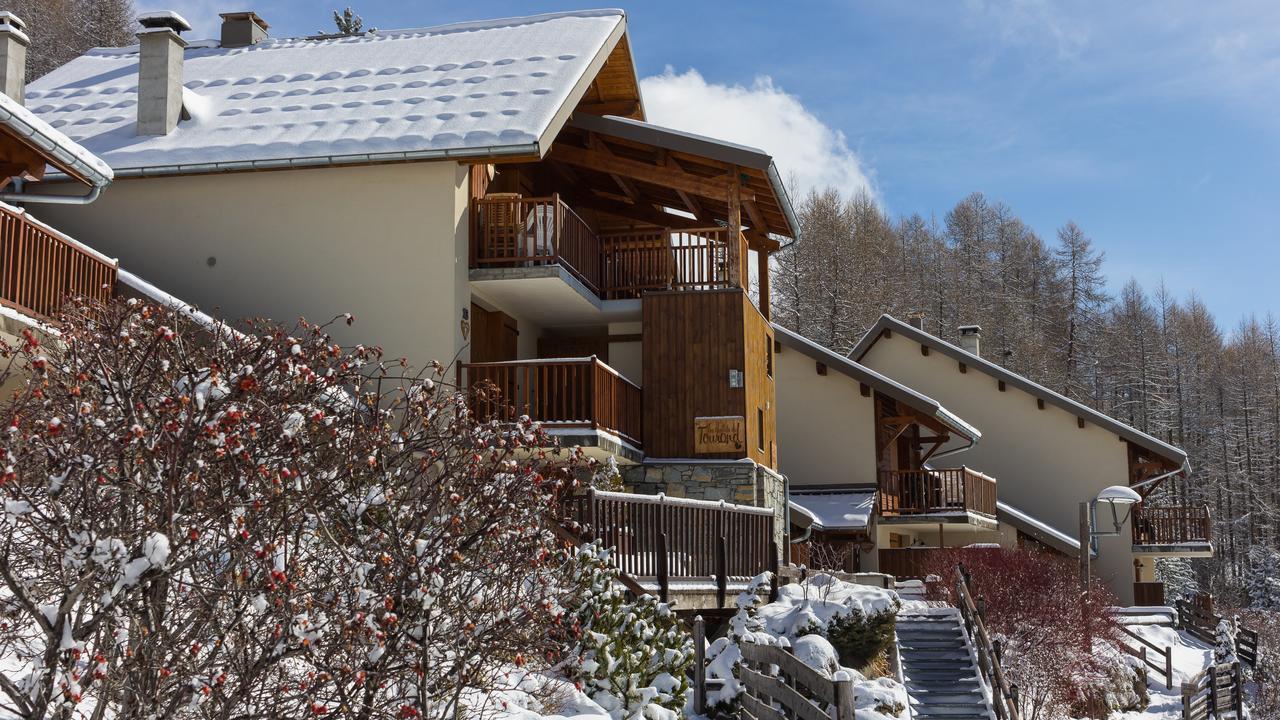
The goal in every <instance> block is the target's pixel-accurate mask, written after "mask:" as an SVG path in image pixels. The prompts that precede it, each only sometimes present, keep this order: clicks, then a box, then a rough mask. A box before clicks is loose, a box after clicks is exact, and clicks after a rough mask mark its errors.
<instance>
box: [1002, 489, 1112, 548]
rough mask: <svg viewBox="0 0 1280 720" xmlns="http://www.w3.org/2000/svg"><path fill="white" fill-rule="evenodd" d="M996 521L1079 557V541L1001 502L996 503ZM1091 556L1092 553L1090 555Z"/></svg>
mask: <svg viewBox="0 0 1280 720" xmlns="http://www.w3.org/2000/svg"><path fill="white" fill-rule="evenodd" d="M996 519H997V520H999V521H1000V522H1007V523H1009V524H1010V525H1012V526H1014V527H1015V528H1017V529H1018V530H1021V531H1022V532H1024V533H1026V534H1027V535H1030V536H1031V537H1033V538H1035V539H1036V540H1039V541H1040V542H1042V543H1044V544H1046V545H1048V546H1049V547H1051V548H1053V549H1055V550H1057V551H1059V552H1063V553H1066V554H1068V555H1075V556H1077V557H1079V555H1080V540H1079V539H1078V538H1074V537H1072V536H1070V535H1068V534H1067V533H1064V532H1062V531H1061V530H1059V529H1057V528H1055V527H1053V526H1052V525H1050V524H1049V523H1047V522H1044V521H1043V520H1040V519H1038V518H1036V517H1034V516H1032V515H1030V514H1029V513H1025V512H1023V511H1021V510H1019V509H1018V508H1016V507H1014V506H1012V505H1010V504H1009V503H1007V502H1003V501H1001V500H997V501H996ZM1090 554H1091V555H1092V553H1090Z"/></svg>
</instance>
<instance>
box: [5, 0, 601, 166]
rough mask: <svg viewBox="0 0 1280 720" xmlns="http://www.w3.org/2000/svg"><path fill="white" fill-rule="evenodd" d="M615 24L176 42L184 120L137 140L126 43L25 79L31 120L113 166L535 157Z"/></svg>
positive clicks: (500, 23)
mask: <svg viewBox="0 0 1280 720" xmlns="http://www.w3.org/2000/svg"><path fill="white" fill-rule="evenodd" d="M625 27H626V18H625V14H624V13H623V11H621V10H584V11H576V12H565V13H555V14H547V15H536V16H531V17H525V18H510V19H503V20H489V21H484V22H474V23H460V24H453V25H444V26H439V27H434V28H422V29H411V30H380V31H376V32H369V33H365V34H363V35H356V36H351V37H328V38H324V39H315V40H308V39H299V38H282V39H268V40H264V41H262V42H260V43H258V44H257V45H252V46H248V47H237V48H222V47H219V44H218V43H217V42H216V41H200V42H193V43H191V44H190V45H189V46H188V47H187V49H186V51H185V61H184V65H183V80H184V86H185V90H184V92H183V103H184V106H185V108H186V110H187V113H188V114H189V115H190V119H187V120H183V121H182V122H180V123H179V124H178V127H177V128H176V129H175V130H174V131H173V132H171V133H169V134H168V135H164V136H154V137H150V136H143V137H140V136H138V135H137V133H136V130H135V127H136V121H137V92H138V46H136V45H134V46H131V47H127V48H97V49H94V50H91V51H89V52H88V53H86V54H85V55H82V56H80V57H79V58H76V59H75V60H72V61H71V62H69V63H67V64H66V65H63V66H62V67H60V68H58V69H57V70H54V71H53V72H51V73H49V74H48V75H45V76H44V77H42V78H40V79H39V80H37V81H35V82H33V83H31V84H29V85H28V86H27V93H26V94H27V103H28V106H29V107H31V108H32V110H33V111H34V112H35V114H36V115H38V116H39V117H41V118H43V119H44V120H46V121H48V122H49V124H51V125H53V126H54V127H58V128H64V129H65V131H66V132H67V133H68V134H69V135H70V136H71V138H72V139H73V140H75V141H77V142H79V143H81V144H83V145H84V146H85V147H87V148H88V149H89V150H91V151H93V152H94V153H97V154H98V155H99V156H101V157H102V158H103V159H104V160H106V161H107V162H108V163H110V165H111V166H112V167H113V168H115V169H116V171H117V172H118V173H120V174H143V173H144V172H149V173H162V172H208V171H216V170H223V169H225V170H231V169H247V168H252V167H277V166H290V165H327V164H334V163H340V162H377V161H383V160H405V159H426V158H443V157H477V156H491V155H498V154H534V153H541V152H542V151H543V150H545V148H544V147H542V143H543V140H544V135H545V134H546V133H547V132H548V131H550V130H556V129H558V126H557V123H559V122H563V119H564V116H565V115H566V114H567V110H565V105H566V104H567V103H568V102H569V101H570V100H572V99H575V98H576V96H577V94H578V93H580V92H581V89H582V88H584V87H585V84H586V83H589V82H590V80H591V79H592V75H593V74H594V69H595V68H597V67H599V65H600V63H602V62H603V59H604V57H606V56H607V53H608V51H609V50H611V49H612V47H613V45H614V44H615V43H616V41H617V39H618V38H619V37H621V35H622V33H623V31H624V30H625Z"/></svg>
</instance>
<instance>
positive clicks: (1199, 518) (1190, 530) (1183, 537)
mask: <svg viewBox="0 0 1280 720" xmlns="http://www.w3.org/2000/svg"><path fill="white" fill-rule="evenodd" d="M1132 525H1133V544H1134V545H1139V546H1153V547H1161V546H1179V545H1208V544H1209V543H1210V542H1211V541H1212V537H1211V536H1212V531H1213V519H1212V517H1211V516H1210V514H1209V506H1208V505H1191V506H1183V505H1174V506H1149V505H1146V504H1143V505H1139V506H1137V507H1135V508H1134V510H1133V520H1132Z"/></svg>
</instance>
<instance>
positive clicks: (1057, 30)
mask: <svg viewBox="0 0 1280 720" xmlns="http://www.w3.org/2000/svg"><path fill="white" fill-rule="evenodd" d="M233 4H234V3H233ZM246 4H249V5H250V6H251V7H253V9H255V10H257V11H258V12H259V14H261V15H262V16H263V17H264V18H266V19H267V21H268V22H269V23H270V24H271V25H272V28H271V32H272V34H273V35H277V36H285V35H300V34H308V33H312V32H315V31H317V30H319V29H321V28H329V27H331V25H332V23H331V20H330V18H329V14H330V11H331V10H332V9H334V7H335V5H334V4H332V3H316V2H312V1H311V0H253V1H252V2H251V3H244V2H241V3H240V4H238V5H235V7H230V6H226V7H224V6H223V5H222V4H221V3H220V2H217V1H216V0H168V2H165V0H140V2H139V6H140V7H142V8H144V9H153V8H155V7H172V8H175V9H178V10H179V11H180V12H183V13H184V14H185V15H186V16H187V18H188V19H189V20H191V21H192V23H193V24H194V25H196V28H197V32H196V33H195V34H196V35H197V36H212V35H214V34H215V31H216V27H217V15H216V13H217V12H218V11H220V10H228V9H234V10H238V9H243V7H242V6H243V5H246ZM353 4H354V5H355V9H356V10H357V12H359V13H360V14H361V15H362V16H363V17H364V19H365V22H366V24H367V25H374V26H377V27H381V28H393V27H420V26H425V25H435V24H440V23H447V22H453V21H458V20H473V19H479V18H483V17H500V16H508V15H525V14H530V13H535V12H544V11H549V10H564V9H573V8H580V7H599V6H601V5H603V4H605V3H582V2H573V1H571V0H561V1H560V2H504V1H503V0H490V2H486V3H483V4H472V3H442V2H412V1H409V2H406V1H405V0H399V1H390V0H359V2H357V3H353ZM625 7H626V9H627V10H628V14H629V21H630V29H631V37H632V48H633V51H634V53H635V57H636V61H637V65H638V70H639V72H640V74H641V76H642V77H650V78H653V79H651V80H649V81H647V82H646V84H645V92H646V97H647V98H648V99H649V103H650V108H649V110H650V116H651V119H653V120H655V121H659V122H662V123H664V124H670V125H679V126H683V127H685V129H690V130H694V131H704V132H707V131H713V132H712V134H718V135H720V136H723V137H727V138H728V139H735V140H738V141H740V142H746V143H749V144H754V145H757V146H761V147H764V149H766V150H769V151H771V152H773V153H774V154H775V156H777V158H778V162H779V164H780V165H782V166H783V172H784V173H786V172H794V173H795V174H796V176H797V180H798V181H799V182H800V184H801V185H820V184H824V183H827V182H837V183H839V184H841V185H842V186H844V187H846V188H850V189H852V188H854V187H856V186H858V185H866V186H867V187H868V188H869V189H870V190H871V191H872V192H873V193H875V195H876V196H877V197H878V198H879V200H880V201H881V203H882V204H883V205H884V206H885V208H886V209H888V210H889V212H891V213H892V214H894V215H899V214H907V213H915V212H919V213H922V214H925V215H935V216H936V217H938V219H939V220H941V217H942V215H943V214H944V213H945V212H946V211H947V209H949V208H950V207H951V206H952V205H954V204H955V203H956V201H958V200H959V199H961V198H962V197H964V196H965V195H967V194H968V193H970V192H973V191H981V192H983V193H985V194H986V195H987V196H988V197H989V198H991V199H996V200H1001V201H1003V202H1005V203H1007V204H1008V205H1009V206H1011V207H1012V208H1013V210H1014V211H1015V212H1016V213H1017V214H1018V215H1019V216H1020V217H1022V218H1023V219H1024V220H1026V221H1028V222H1029V223H1030V224H1031V226H1032V227H1033V228H1034V229H1035V230H1036V231H1037V232H1039V233H1040V234H1041V235H1042V236H1044V237H1045V238H1046V239H1049V238H1052V236H1053V233H1054V232H1055V230H1056V228H1057V227H1059V226H1060V225H1062V224H1063V223H1064V222H1066V221H1067V220H1075V221H1076V222H1077V223H1079V224H1080V225H1081V226H1082V227H1083V228H1084V229H1085V231H1086V232H1087V233H1088V234H1089V235H1090V236H1091V237H1093V238H1094V240H1095V243H1096V244H1097V245H1098V246H1099V247H1101V248H1103V249H1105V250H1106V252H1107V256H1108V261H1107V269H1108V273H1109V277H1110V280H1111V282H1112V285H1113V286H1115V287H1117V288H1118V287H1119V286H1120V285H1121V284H1123V283H1124V282H1125V281H1126V280H1127V279H1128V278H1129V277H1130V276H1134V277H1137V278H1138V280H1139V281H1140V282H1142V283H1143V284H1144V285H1146V286H1147V287H1148V288H1149V289H1150V288H1153V287H1154V286H1155V284H1156V283H1158V282H1159V281H1160V279H1161V278H1163V279H1164V280H1165V282H1166V283H1167V284H1168V285H1169V287H1170V288H1171V289H1172V290H1173V291H1174V292H1175V293H1176V294H1178V295H1179V296H1184V295H1185V294H1186V293H1188V292H1191V291H1192V290H1194V291H1196V292H1198V293H1199V295H1200V296H1201V297H1202V298H1203V299H1204V300H1205V301H1206V302H1207V303H1208V304H1209V306H1210V308H1212V309H1213V311H1214V312H1215V314H1216V315H1217V316H1218V318H1219V321H1220V322H1221V323H1222V324H1223V325H1224V326H1227V327H1231V326H1234V325H1235V324H1236V322H1237V321H1238V320H1239V319H1240V318H1241V317H1242V316H1243V315H1244V314H1246V313H1248V312H1251V311H1256V312H1258V313H1265V312H1266V311H1268V310H1276V311H1277V312H1280V302H1278V301H1277V300H1278V299H1280V292H1278V291H1277V289H1276V286H1277V282H1276V279H1275V277H1274V276H1275V270H1276V268H1277V266H1280V249H1277V248H1276V243H1275V240H1276V237H1277V234H1280V233H1278V231H1277V228H1280V189H1278V188H1277V182H1276V181H1277V175H1280V146H1278V143H1277V140H1280V123H1278V122H1277V120H1276V118H1277V110H1280V72H1278V71H1280V33H1276V32H1275V28H1276V27H1280V3H1274V2H1271V3H1263V2H1256V3H1249V2H1223V3H1203V2H1192V1H1190V0H1169V1H1168V2H1161V3H1154V2H1152V3H1146V2H1142V3H1139V2H1127V3H1114V2H1070V3H1067V2H1063V3H1060V4H1059V3H1048V2H1036V1H1033V0H1008V1H1006V2H986V1H984V0H968V1H966V0H959V1H956V2H941V1H938V2H934V1H927V2H926V1H923V0H922V1H920V2H902V1H901V0H876V1H870V2H835V1H833V0H826V1H824V0H818V1H812V2H767V3H766V2H716V3H710V2H707V3H704V2H695V1H693V0H684V1H683V2H668V1H666V0H646V1H645V2H643V3H637V4H634V5H629V6H625ZM654 76H657V77H656V78H655V77H654Z"/></svg>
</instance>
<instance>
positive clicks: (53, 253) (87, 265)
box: [0, 204, 117, 320]
mask: <svg viewBox="0 0 1280 720" xmlns="http://www.w3.org/2000/svg"><path fill="white" fill-rule="evenodd" d="M116 268H117V264H116V262H115V261H113V260H109V259H107V258H105V257H103V256H102V255H99V254H97V253H95V252H93V251H91V250H88V249H87V248H85V247H84V246H82V245H80V244H79V243H77V242H75V241H74V240H72V239H70V238H68V237H67V236H66V235H63V234H62V233H59V232H57V231H56V230H54V229H52V228H50V227H49V226H47V225H45V224H44V223H41V222H38V221H36V220H33V219H31V218H30V217H29V216H28V215H27V213H26V212H25V211H22V210H16V209H14V208H11V207H9V206H8V205H3V204H0V304H4V305H8V306H10V307H13V308H15V309H17V310H18V311H20V312H23V313H25V314H28V315H33V316H35V317H38V318H41V319H44V320H49V319H51V318H53V316H55V315H57V314H58V312H59V311H60V310H61V309H62V303H63V301H64V300H65V299H66V298H67V297H68V296H71V295H82V296H85V297H88V298H92V299H94V300H99V301H105V300H108V299H110V298H111V296H112V294H113V292H114V289H115V285H116Z"/></svg>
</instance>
